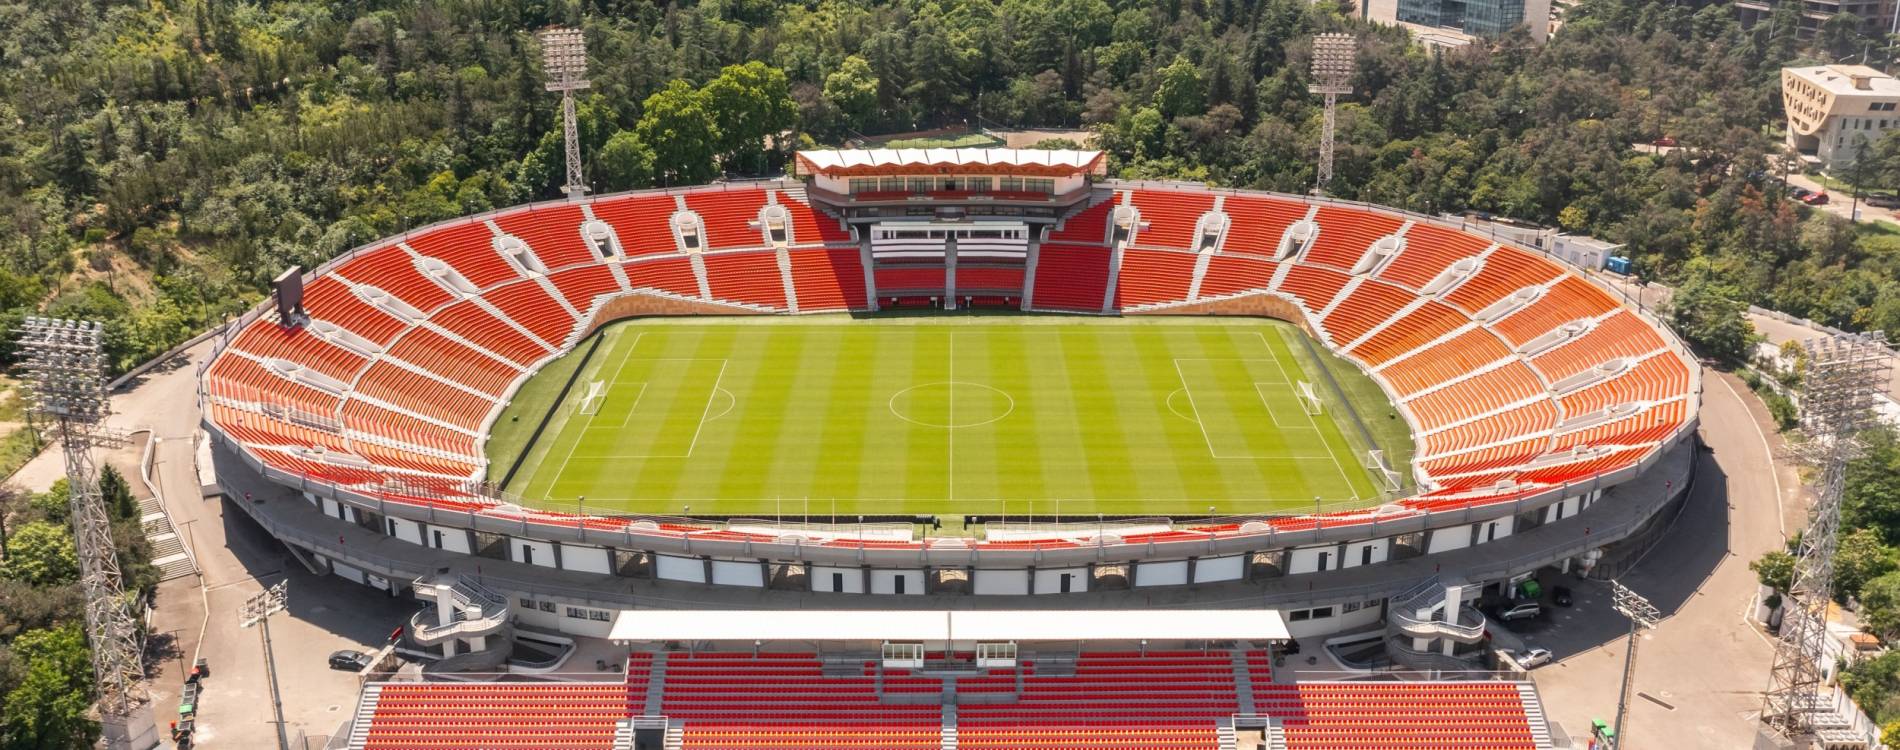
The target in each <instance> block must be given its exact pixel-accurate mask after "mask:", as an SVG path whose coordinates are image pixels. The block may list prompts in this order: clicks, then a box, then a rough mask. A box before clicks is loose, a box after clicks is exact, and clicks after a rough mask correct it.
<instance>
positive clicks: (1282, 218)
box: [1221, 195, 1308, 257]
mask: <svg viewBox="0 0 1900 750" xmlns="http://www.w3.org/2000/svg"><path fill="white" fill-rule="evenodd" d="M1307 210H1308V209H1307V206H1306V204H1304V203H1300V202H1298V201H1290V200H1285V199H1281V198H1264V197H1254V196H1247V195H1230V196H1227V201H1226V202H1225V203H1222V204H1221V211H1222V212H1223V213H1226V214H1227V220H1228V224H1227V234H1226V236H1224V237H1222V238H1221V252H1224V253H1254V254H1257V255H1265V256H1268V257H1272V256H1274V255H1277V254H1278V253H1277V251H1278V250H1279V248H1280V238H1282V237H1284V236H1286V228H1287V227H1289V226H1292V225H1293V222H1296V221H1299V220H1300V219H1303V218H1306V212H1307Z"/></svg>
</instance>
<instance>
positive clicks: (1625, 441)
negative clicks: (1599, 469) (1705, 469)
mask: <svg viewBox="0 0 1900 750" xmlns="http://www.w3.org/2000/svg"><path fill="white" fill-rule="evenodd" d="M1688 411H1689V407H1688V405H1687V404H1686V403H1685V402H1684V401H1683V399H1681V398H1677V399H1675V400H1672V401H1669V402H1667V403H1662V404H1656V405H1655V406H1651V407H1649V408H1647V409H1644V410H1642V411H1639V412H1636V413H1635V414H1632V415H1630V416H1627V417H1624V418H1622V419H1619V420H1616V421H1614V422H1610V423H1608V424H1602V425H1598V426H1596V427H1590V428H1587V429H1582V430H1577V431H1575V432H1566V433H1564V434H1562V435H1558V436H1557V439H1556V440H1555V441H1554V442H1553V444H1552V446H1551V448H1552V450H1557V451H1564V450H1569V449H1571V448H1574V447H1576V446H1579V445H1646V444H1649V443H1654V442H1656V441H1658V440H1661V439H1663V438H1665V437H1668V435H1669V433H1671V432H1674V431H1675V429H1676V427H1677V426H1678V425H1680V424H1682V422H1683V420H1684V419H1687V418H1688Z"/></svg>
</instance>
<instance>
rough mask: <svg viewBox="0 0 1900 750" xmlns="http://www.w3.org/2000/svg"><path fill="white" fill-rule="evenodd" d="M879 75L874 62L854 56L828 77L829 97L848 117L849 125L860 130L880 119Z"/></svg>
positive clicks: (847, 124)
mask: <svg viewBox="0 0 1900 750" xmlns="http://www.w3.org/2000/svg"><path fill="white" fill-rule="evenodd" d="M877 87H878V80H877V74H875V73H872V72H871V63H869V62H867V61H866V60H865V59H864V58H862V57H859V56H857V55H851V56H849V57H846V58H845V59H844V62H842V63H839V64H838V69H837V70H835V71H832V73H831V75H828V76H825V98H826V99H827V100H830V102H831V106H834V107H837V108H838V113H839V114H841V115H843V116H844V120H845V125H846V126H848V127H850V128H853V129H860V128H864V127H866V126H867V125H869V124H870V123H871V122H872V121H873V120H875V119H876V118H877Z"/></svg>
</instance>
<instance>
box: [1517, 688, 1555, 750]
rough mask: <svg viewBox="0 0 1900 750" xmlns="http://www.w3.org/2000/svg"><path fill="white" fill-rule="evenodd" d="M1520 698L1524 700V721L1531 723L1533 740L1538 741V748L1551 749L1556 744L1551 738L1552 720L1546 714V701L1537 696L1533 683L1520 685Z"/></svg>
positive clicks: (1518, 692) (1518, 690)
mask: <svg viewBox="0 0 1900 750" xmlns="http://www.w3.org/2000/svg"><path fill="white" fill-rule="evenodd" d="M1517 694H1518V698H1519V699H1520V700H1522V701H1524V721H1525V723H1527V724H1530V727H1531V741H1532V742H1535V743H1537V750H1549V749H1550V748H1552V747H1555V746H1556V745H1555V744H1553V743H1552V742H1551V740H1550V720H1549V719H1547V718H1545V716H1544V701H1543V700H1542V699H1541V698H1539V697H1538V696H1537V688H1536V687H1535V686H1532V685H1518V686H1517Z"/></svg>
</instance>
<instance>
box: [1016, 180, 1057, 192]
mask: <svg viewBox="0 0 1900 750" xmlns="http://www.w3.org/2000/svg"><path fill="white" fill-rule="evenodd" d="M1023 189H1024V190H1027V191H1029V192H1032V193H1054V192H1055V191H1056V181H1055V180H1045V179H1039V178H1035V177H1029V178H1025V179H1024V180H1023Z"/></svg>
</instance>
